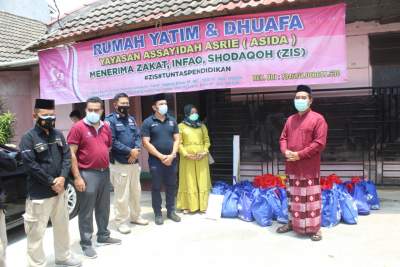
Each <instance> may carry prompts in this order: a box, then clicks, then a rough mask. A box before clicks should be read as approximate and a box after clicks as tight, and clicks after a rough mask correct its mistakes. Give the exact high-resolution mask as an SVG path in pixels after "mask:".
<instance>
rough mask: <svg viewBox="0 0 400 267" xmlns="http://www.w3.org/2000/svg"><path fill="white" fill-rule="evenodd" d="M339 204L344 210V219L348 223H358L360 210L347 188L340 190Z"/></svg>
mask: <svg viewBox="0 0 400 267" xmlns="http://www.w3.org/2000/svg"><path fill="white" fill-rule="evenodd" d="M338 197H339V204H340V209H341V211H342V221H343V222H344V223H347V224H357V222H358V210H357V204H356V202H355V201H354V199H353V197H352V196H351V195H350V194H349V193H348V192H347V191H346V189H345V188H341V189H340V190H338Z"/></svg>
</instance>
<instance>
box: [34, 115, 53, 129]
mask: <svg viewBox="0 0 400 267" xmlns="http://www.w3.org/2000/svg"><path fill="white" fill-rule="evenodd" d="M37 124H38V125H39V126H40V127H42V128H44V129H47V130H51V129H54V127H55V126H56V117H55V116H46V117H43V118H41V117H38V119H37Z"/></svg>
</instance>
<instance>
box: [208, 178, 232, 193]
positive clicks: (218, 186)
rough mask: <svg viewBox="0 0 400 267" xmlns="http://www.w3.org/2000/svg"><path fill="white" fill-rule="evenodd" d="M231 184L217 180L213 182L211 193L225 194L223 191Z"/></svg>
mask: <svg viewBox="0 0 400 267" xmlns="http://www.w3.org/2000/svg"><path fill="white" fill-rule="evenodd" d="M230 188H231V186H230V185H228V184H227V183H225V182H220V181H217V182H215V183H214V186H213V188H212V189H211V193H212V194H215V195H225V192H226V191H227V190H228V189H230Z"/></svg>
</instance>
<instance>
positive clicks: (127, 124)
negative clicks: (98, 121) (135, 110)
mask: <svg viewBox="0 0 400 267" xmlns="http://www.w3.org/2000/svg"><path fill="white" fill-rule="evenodd" d="M106 121H108V122H109V123H110V128H111V132H112V149H111V155H112V159H113V160H116V161H118V162H119V163H122V164H128V158H129V154H130V153H131V150H132V149H133V148H138V149H140V147H141V138H140V129H139V127H138V126H137V124H136V121H135V118H134V117H132V116H127V117H123V116H121V115H120V114H118V113H117V112H113V113H111V114H109V115H107V117H106Z"/></svg>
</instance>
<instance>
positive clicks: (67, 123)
mask: <svg viewBox="0 0 400 267" xmlns="http://www.w3.org/2000/svg"><path fill="white" fill-rule="evenodd" d="M71 111H72V104H67V105H57V106H56V114H57V120H56V128H57V129H58V130H60V131H62V133H63V134H64V136H65V137H67V135H68V132H69V130H70V129H71V127H72V121H71V119H70V118H69V113H71Z"/></svg>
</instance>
